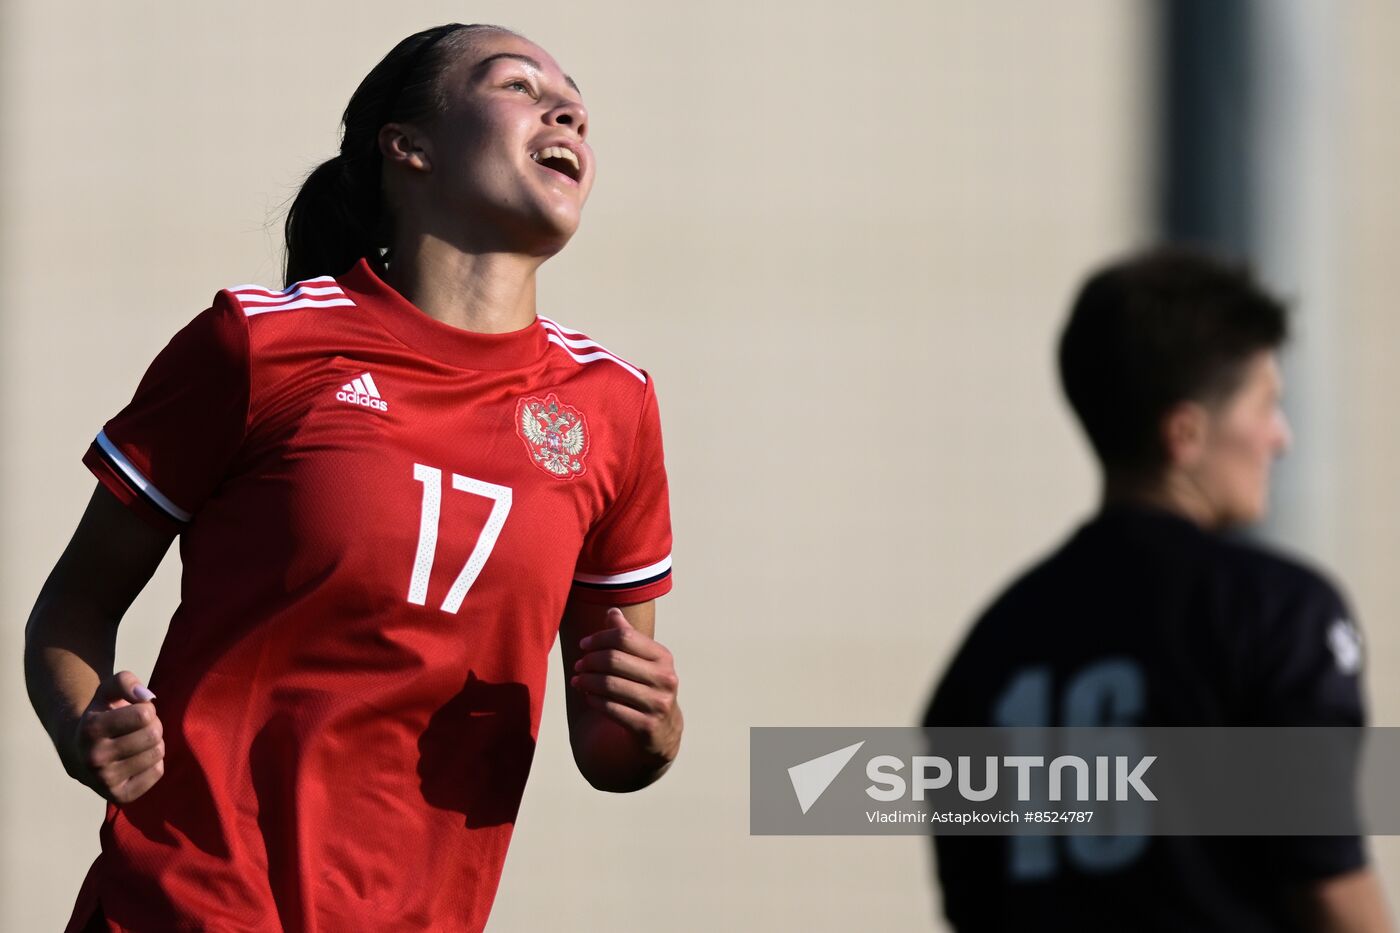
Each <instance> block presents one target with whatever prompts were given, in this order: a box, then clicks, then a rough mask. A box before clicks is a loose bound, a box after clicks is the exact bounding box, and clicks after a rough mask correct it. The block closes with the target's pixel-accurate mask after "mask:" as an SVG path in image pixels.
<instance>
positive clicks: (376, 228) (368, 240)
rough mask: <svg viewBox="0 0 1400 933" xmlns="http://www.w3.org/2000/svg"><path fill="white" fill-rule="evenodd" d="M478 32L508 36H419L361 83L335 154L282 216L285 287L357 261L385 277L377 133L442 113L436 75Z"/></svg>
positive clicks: (449, 31)
mask: <svg viewBox="0 0 1400 933" xmlns="http://www.w3.org/2000/svg"><path fill="white" fill-rule="evenodd" d="M483 29H493V30H498V31H500V32H509V30H506V29H501V27H499V26H487V25H480V24H473V25H463V24H461V23H449V24H447V25H445V26H435V27H433V28H432V29H425V30H423V31H422V32H419V33H415V34H413V35H411V36H409V37H408V38H407V39H404V40H403V41H402V42H400V43H399V44H398V45H396V46H394V48H393V49H392V50H391V51H390V52H389V54H388V55H385V56H384V58H383V60H381V61H380V62H379V64H377V65H375V66H374V68H373V69H372V70H371V71H370V73H369V74H368V75H366V76H365V79H364V80H363V81H361V82H360V86H359V87H358V88H356V89H355V93H354V94H353V95H351V97H350V103H349V104H348V105H347V106H346V108H345V114H344V115H343V116H342V117H341V121H340V122H341V125H342V127H343V128H344V129H343V132H342V135H341V141H340V154H339V155H337V156H336V157H335V158H333V159H330V160H329V161H327V162H323V163H321V165H319V166H318V167H317V168H316V169H315V170H314V171H312V172H311V174H310V175H308V176H307V177H306V181H304V182H303V183H302V186H301V190H300V191H299V192H297V196H296V199H295V200H294V201H292V206H291V209H290V210H288V211H287V222H286V224H285V227H284V230H285V233H286V237H287V256H286V263H285V265H284V267H283V280H284V284H286V285H291V284H292V283H293V282H300V281H301V280H302V279H309V278H312V277H314V276H318V275H340V274H342V273H343V272H345V271H346V270H348V269H349V268H350V267H351V266H353V265H354V264H355V263H357V262H359V261H360V259H362V258H367V259H369V261H370V262H371V263H372V264H373V265H374V266H375V268H376V270H377V271H380V272H382V271H383V270H384V265H385V261H386V253H387V250H388V248H389V245H390V242H391V236H392V230H391V226H392V225H391V224H390V222H389V221H390V218H389V217H388V216H387V213H386V211H385V210H384V204H383V192H382V191H381V183H380V174H381V171H382V169H383V159H382V157H381V156H380V154H379V130H380V128H381V127H383V126H384V124H386V123H394V122H400V121H402V122H412V121H419V120H425V119H430V118H432V117H433V116H436V115H437V114H439V113H441V112H442V110H443V107H444V103H445V102H444V100H443V98H442V93H441V89H440V88H439V86H438V80H437V79H438V75H440V74H441V73H442V71H443V69H444V68H446V67H447V65H448V64H449V63H451V62H452V61H453V60H454V59H455V58H456V55H457V53H459V52H460V51H461V50H462V48H463V47H464V45H465V43H466V42H467V41H468V40H469V38H470V36H471V35H472V33H475V32H477V31H479V30H483ZM449 36H450V37H451V38H450V39H448V37H449ZM443 40H448V41H443Z"/></svg>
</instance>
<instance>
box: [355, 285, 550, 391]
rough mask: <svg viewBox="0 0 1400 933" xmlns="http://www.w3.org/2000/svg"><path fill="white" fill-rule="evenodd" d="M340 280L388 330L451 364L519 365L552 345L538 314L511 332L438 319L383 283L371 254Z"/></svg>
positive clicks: (479, 367)
mask: <svg viewBox="0 0 1400 933" xmlns="http://www.w3.org/2000/svg"><path fill="white" fill-rule="evenodd" d="M337 281H338V282H339V284H340V286H341V288H343V289H345V291H346V292H348V293H350V297H351V299H352V300H354V302H355V303H356V304H357V305H359V306H360V307H362V308H364V309H366V310H367V311H369V312H370V313H371V314H373V315H374V316H375V318H376V319H377V320H378V321H379V323H380V324H381V325H383V327H384V329H385V330H387V331H389V333H391V334H393V335H394V336H395V337H397V338H398V339H399V340H400V341H402V342H403V343H405V344H407V345H408V346H410V347H412V348H413V349H415V350H417V351H418V352H419V353H422V354H423V355H424V356H427V357H430V358H432V359H435V360H439V361H441V362H444V363H447V364H449V365H452V366H458V367H461V368H462V369H476V370H506V369H519V368H521V367H524V366H528V365H529V364H530V363H533V362H534V361H536V360H538V359H539V358H540V357H542V356H543V355H544V353H545V350H546V349H548V347H549V341H548V336H547V335H546V333H545V330H544V327H543V326H541V324H540V322H539V320H538V319H536V320H535V321H534V323H532V324H531V325H530V326H529V327H525V328H522V329H521V330H516V331H511V332H510V333H507V334H478V333H475V332H473V331H469V330H462V329H461V328H460V327H453V326H452V325H451V324H444V323H442V322H441V321H437V320H434V319H433V318H431V317H429V316H428V315H427V314H426V313H424V312H423V311H422V310H420V309H419V308H418V307H417V306H415V305H414V304H413V303H412V302H410V301H409V300H408V299H407V298H405V297H404V296H403V295H400V294H399V293H398V292H397V291H395V290H394V289H393V288H392V287H391V286H389V285H388V284H387V283H385V282H384V280H383V279H381V278H380V277H379V275H378V274H376V273H375V271H374V269H373V268H372V267H371V266H370V264H369V261H368V260H367V259H361V260H360V261H359V262H357V263H356V264H355V266H354V268H352V269H351V270H350V271H349V272H347V273H345V274H344V275H342V276H340V278H339V279H338V280H337Z"/></svg>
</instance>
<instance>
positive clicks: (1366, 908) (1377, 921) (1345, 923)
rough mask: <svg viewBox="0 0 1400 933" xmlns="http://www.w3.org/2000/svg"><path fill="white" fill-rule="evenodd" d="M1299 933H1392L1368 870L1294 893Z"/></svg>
mask: <svg viewBox="0 0 1400 933" xmlns="http://www.w3.org/2000/svg"><path fill="white" fill-rule="evenodd" d="M1294 906H1295V910H1296V912H1297V915H1298V917H1299V918H1300V919H1301V920H1302V921H1303V925H1302V929H1305V930H1315V931H1317V933H1392V931H1394V929H1395V926H1394V924H1392V923H1391V921H1390V912H1389V911H1388V910H1387V909H1386V906H1385V897H1384V896H1383V895H1382V894H1381V884H1380V879H1379V878H1377V877H1376V873H1375V871H1373V870H1372V869H1371V868H1369V867H1367V868H1359V869H1357V870H1356V871H1349V872H1347V873H1346V874H1344V875H1337V876H1336V877H1333V878H1327V879H1324V880H1322V881H1317V882H1314V883H1312V884H1308V885H1304V886H1302V887H1301V888H1299V889H1298V891H1297V892H1296V894H1295V898H1294Z"/></svg>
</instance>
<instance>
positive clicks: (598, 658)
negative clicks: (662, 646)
mask: <svg viewBox="0 0 1400 933" xmlns="http://www.w3.org/2000/svg"><path fill="white" fill-rule="evenodd" d="M657 670H658V665H657V663H656V662H655V661H648V660H647V659H645V658H641V657H638V656H637V655H635V654H628V653H627V652H625V651H620V650H618V649H616V648H600V649H598V650H596V651H590V652H588V653H587V654H585V655H584V656H583V657H581V658H579V659H578V660H577V661H575V662H574V673H575V674H583V673H595V674H616V675H617V676H619V677H626V678H627V679H628V680H635V681H637V683H641V684H652V685H653V686H660V685H659V684H656V683H655V680H654V677H655V675H656V673H657Z"/></svg>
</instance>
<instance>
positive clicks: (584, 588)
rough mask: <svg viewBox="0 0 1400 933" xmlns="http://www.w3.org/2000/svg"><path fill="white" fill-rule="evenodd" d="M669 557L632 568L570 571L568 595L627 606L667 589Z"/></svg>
mask: <svg viewBox="0 0 1400 933" xmlns="http://www.w3.org/2000/svg"><path fill="white" fill-rule="evenodd" d="M671 583H672V581H671V556H670V555H669V554H668V555H666V557H665V558H664V559H662V560H659V561H657V562H656V563H654V564H650V565H648V566H646V567H640V568H638V569H636V570H628V571H621V572H618V573H603V574H599V573H584V572H581V571H580V572H577V573H575V574H574V585H573V592H572V594H571V595H572V597H573V598H574V599H577V600H579V601H581V602H585V603H594V604H596V605H604V606H630V605H632V604H634V603H644V602H647V601H649V600H653V599H655V598H657V597H658V596H664V595H666V594H667V593H669V592H671Z"/></svg>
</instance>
